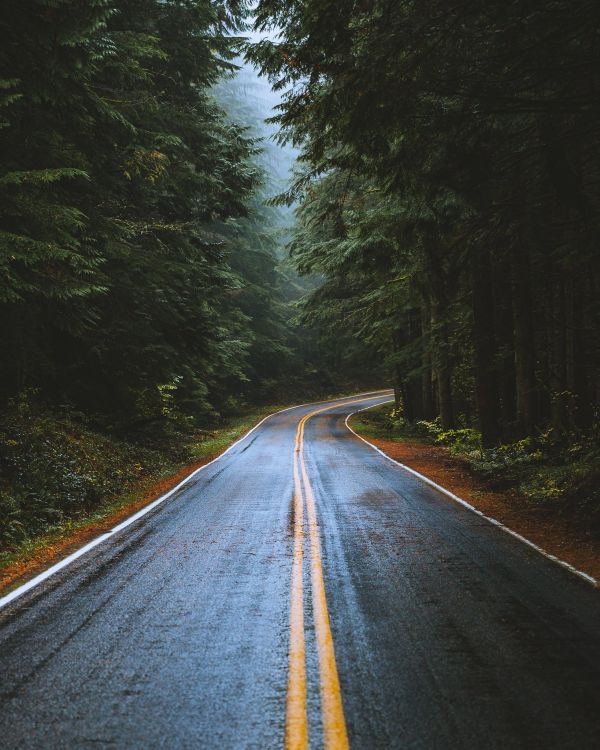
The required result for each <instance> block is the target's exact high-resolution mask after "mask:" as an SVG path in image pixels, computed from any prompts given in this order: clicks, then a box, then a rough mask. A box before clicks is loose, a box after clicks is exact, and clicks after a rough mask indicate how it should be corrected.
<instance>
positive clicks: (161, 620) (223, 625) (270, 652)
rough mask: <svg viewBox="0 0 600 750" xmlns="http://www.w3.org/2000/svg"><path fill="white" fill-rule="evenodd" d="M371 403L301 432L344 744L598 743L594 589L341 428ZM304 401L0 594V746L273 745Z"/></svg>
mask: <svg viewBox="0 0 600 750" xmlns="http://www.w3.org/2000/svg"><path fill="white" fill-rule="evenodd" d="M379 400H380V401H383V400H386V398H385V397H383V396H381V397H379V398H378V399H376V400H373V398H371V400H370V401H368V400H366V397H365V399H364V404H363V403H352V404H350V405H344V402H343V401H339V402H332V409H331V410H330V411H327V412H321V413H319V414H315V415H314V416H313V417H312V418H311V419H310V420H309V421H308V422H307V423H306V426H305V434H304V459H305V463H306V468H307V472H308V476H309V478H310V483H311V486H312V491H313V493H314V498H315V502H316V509H317V517H318V524H319V535H320V543H321V551H322V565H323V578H324V582H325V591H326V596H327V607H328V613H329V620H330V624H331V633H332V636H333V642H334V644H335V657H336V661H337V671H338V674H339V684H340V688H341V694H342V700H343V711H344V715H345V721H346V725H347V733H348V737H349V741H350V746H351V747H353V748H357V749H361V748H422V749H423V750H429V749H433V748H444V749H445V748H448V749H454V748H469V749H471V748H473V750H474V749H475V748H477V749H478V750H479V748H528V749H529V748H557V749H558V748H561V750H562V749H564V748H574V749H575V748H577V750H587V748H590V750H592V748H594V749H595V748H598V747H600V598H599V596H600V594H599V592H598V590H596V589H594V588H592V587H591V586H590V585H589V584H587V583H586V582H585V581H582V580H581V579H579V578H577V577H576V576H574V575H572V574H571V573H569V572H568V571H566V570H564V569H563V568H561V567H559V566H558V565H556V564H554V563H553V562H551V561H549V560H547V559H545V558H544V557H542V556H541V555H540V554H538V553H537V552H535V550H532V549H530V548H528V547H527V546H525V545H523V544H522V543H520V542H519V541H518V540H516V539H514V538H512V537H510V536H509V535H507V534H505V533H503V532H502V531H501V530H500V529H498V528H496V527H494V526H492V525H491V524H490V523H488V522H487V521H486V520H485V519H482V518H481V517H478V516H477V515H475V514H473V513H470V512H469V511H468V510H466V509H465V508H463V507H461V506H460V505H458V504H456V503H454V502H452V501H451V500H449V499H448V498H446V497H445V496H444V495H442V494H440V493H439V492H437V491H436V490H435V489H433V488H431V487H429V486H427V485H425V484H423V483H421V482H420V481H419V480H418V479H417V478H415V477H413V476H411V475H410V474H408V473H406V472H404V471H402V470H401V469H400V468H398V467H396V466H394V465H393V464H392V463H390V462H389V461H386V460H385V459H384V458H383V457H382V456H380V455H379V454H378V453H376V452H375V451H373V450H372V449H370V448H369V447H368V446H367V445H365V444H364V443H363V442H361V441H360V440H358V439H357V438H356V437H355V436H353V435H352V434H351V433H350V432H349V431H348V430H347V429H346V427H345V426H344V419H345V416H346V415H347V414H348V413H349V412H351V411H355V410H356V409H358V408H360V407H361V406H362V405H366V404H367V403H376V402H377V401H379ZM336 403H337V405H336ZM322 406H323V405H314V406H312V407H311V406H302V407H298V408H296V409H293V410H289V411H286V412H282V413H280V414H277V415H274V416H272V417H271V418H269V419H268V420H267V421H265V422H264V423H263V424H262V425H261V426H260V427H259V428H258V429H257V430H256V431H254V432H253V433H252V434H251V435H250V436H249V437H248V438H247V439H244V440H242V441H241V442H240V443H239V444H237V445H236V446H235V447H234V448H233V449H232V450H231V451H230V452H229V453H227V455H226V456H224V457H223V458H221V459H220V460H219V461H217V462H215V463H213V464H211V465H210V466H208V467H207V468H206V469H204V470H203V471H201V472H200V473H199V474H197V475H196V476H195V477H194V478H193V479H192V480H191V481H190V482H189V483H188V484H187V485H185V486H184V487H182V488H181V489H180V490H179V491H178V492H177V493H175V495H173V496H172V497H171V498H169V499H168V500H167V501H166V502H165V503H163V504H162V505H160V506H158V507H157V508H156V509H154V510H153V511H152V512H150V513H149V514H148V515H146V516H145V517H144V518H142V519H140V520H139V521H137V522H136V523H135V524H133V525H132V526H130V527H128V528H127V529H125V530H123V531H122V532H120V533H119V534H117V535H115V536H113V537H111V538H110V539H107V540H106V541H105V542H103V543H102V544H100V545H99V546H98V547H96V548H94V549H93V550H91V551H90V552H89V553H88V554H86V555H84V556H83V557H81V558H79V559H78V560H76V561H75V562H74V563H72V564H71V565H70V566H68V567H67V568H65V569H63V570H62V571H60V572H59V573H57V574H56V575H55V576H53V577H51V578H50V579H48V580H47V581H46V582H44V583H43V584H42V585H40V586H38V587H37V588H35V589H33V590H31V591H29V592H27V593H26V594H24V595H23V596H22V597H20V598H19V599H17V600H15V601H14V602H13V603H11V604H9V605H8V606H7V607H5V608H4V609H3V610H1V611H0V746H1V747H2V748H7V749H8V748H48V749H53V748H103V747H106V748H257V749H262V748H278V747H281V746H282V745H283V743H284V733H285V720H286V690H287V682H288V649H289V642H290V581H291V575H292V562H293V555H294V502H293V501H294V497H293V495H294V477H293V463H294V446H295V439H296V431H297V427H298V422H299V420H300V419H301V417H303V416H304V415H306V414H308V413H310V412H311V411H314V410H315V409H320V408H322ZM304 554H305V557H306V563H307V564H306V565H305V568H304V625H305V638H306V665H307V696H306V697H307V721H308V733H309V737H310V745H311V747H314V748H319V747H322V746H323V726H322V721H321V713H320V703H321V698H322V696H321V690H320V687H319V673H318V660H317V644H316V638H315V628H314V616H313V611H312V599H311V578H310V550H309V547H308V539H307V540H306V541H305V552H304Z"/></svg>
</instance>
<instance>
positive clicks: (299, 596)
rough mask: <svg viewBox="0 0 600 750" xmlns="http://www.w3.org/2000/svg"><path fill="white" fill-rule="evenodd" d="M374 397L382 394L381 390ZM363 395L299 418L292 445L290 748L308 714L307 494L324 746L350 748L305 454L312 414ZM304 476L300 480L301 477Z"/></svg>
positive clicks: (296, 747) (303, 735) (304, 741)
mask: <svg viewBox="0 0 600 750" xmlns="http://www.w3.org/2000/svg"><path fill="white" fill-rule="evenodd" d="M371 398H373V399H375V398H381V396H380V395H378V396H372V397H371ZM366 400H368V399H365V398H359V399H353V400H351V401H346V402H343V403H341V404H333V405H329V406H325V407H322V408H320V409H316V410H315V411H312V412H310V413H309V414H306V415H305V416H304V417H302V419H301V420H300V421H299V423H298V429H297V431H296V441H295V446H294V560H293V564H292V597H291V611H290V646H289V668H288V689H287V699H286V726H285V747H286V750H300V749H301V750H304V749H305V748H307V747H308V715H307V710H306V652H305V637H304V607H303V591H302V559H303V543H304V513H303V505H304V498H303V492H302V485H304V495H305V498H306V509H307V519H308V529H309V543H310V546H309V549H310V557H311V590H312V605H313V616H314V620H315V633H316V637H317V649H318V656H319V686H320V691H321V716H322V722H323V740H324V745H325V748H326V750H348V748H349V744H348V733H347V730H346V720H345V718H344V706H343V703H342V691H341V688H340V681H339V676H338V671H337V664H336V660H335V648H334V644H333V636H332V634H331V624H330V620H329V612H328V610H327V596H326V593H325V581H324V578H323V562H322V557H321V542H320V539H319V524H318V520H317V506H316V502H315V496H314V493H313V490H312V487H311V484H310V480H309V477H308V472H307V469H306V462H305V460H304V427H305V425H306V423H307V422H308V420H309V419H310V418H311V417H314V416H315V415H316V414H321V413H323V412H325V411H328V410H330V409H335V408H336V407H338V406H347V405H351V404H356V403H360V402H364V401H366ZM301 479H302V481H301Z"/></svg>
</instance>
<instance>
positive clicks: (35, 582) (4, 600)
mask: <svg viewBox="0 0 600 750" xmlns="http://www.w3.org/2000/svg"><path fill="white" fill-rule="evenodd" d="M382 390H389V389H387V388H386V389H382ZM377 393H378V391H367V392H366V393H356V394H353V395H355V396H369V395H370V394H377ZM344 398H350V396H340V397H339V398H334V399H326V400H325V401H309V402H307V403H305V404H296V405H295V406H287V407H286V408H285V409H279V410H278V411H274V412H273V413H272V414H267V416H266V417H263V419H261V420H260V422H258V424H255V425H254V427H252V428H251V429H250V430H248V432H246V433H244V434H243V435H242V437H240V438H238V439H237V440H236V441H235V442H233V443H232V444H231V445H230V446H228V447H227V448H226V449H225V450H224V451H223V452H222V453H219V455H218V456H216V458H213V459H212V461H209V462H208V463H206V464H203V465H202V466H200V467H199V468H198V469H196V470H195V471H192V473H191V474H188V476H187V477H185V479H183V480H182V481H181V482H179V484H177V485H176V486H175V487H173V488H172V489H170V490H169V491H168V492H166V493H165V494H164V495H161V496H160V497H158V498H157V499H156V500H153V501H152V502H151V503H149V504H148V505H145V506H144V507H143V508H142V509H141V510H138V511H137V512H136V513H134V514H133V515H131V516H129V517H128V518H126V519H125V520H124V521H122V522H121V523H120V524H118V525H117V526H115V527H114V528H113V529H111V530H110V531H107V532H105V533H104V534H100V536H97V537H96V538H95V539H92V541H91V542H88V543H87V544H85V545H84V546H83V547H80V548H79V549H78V550H75V552H72V553H71V554H70V555H68V556H67V557H65V558H63V559H62V560H60V561H59V562H57V563H56V564H55V565H52V566H51V567H50V568H47V569H46V570H44V571H43V572H42V573H40V574H39V575H37V576H35V577H34V578H32V579H31V580H29V581H27V582H26V583H24V584H22V585H21V586H19V587H18V588H16V589H14V590H13V591H11V592H10V593H8V594H6V595H5V596H3V597H0V609H2V608H3V607H6V605H7V604H10V603H11V602H13V601H14V600H15V599H18V598H19V597H20V596H23V594H25V593H27V591H31V589H33V588H35V587H36V586H39V585H40V583H43V582H44V581H46V580H48V578H50V577H51V576H53V575H54V574H55V573H58V571H59V570H62V569H63V568H66V567H67V566H68V565H70V564H71V563H72V562H74V561H75V560H77V559H78V558H80V557H83V555H85V554H86V553H87V552H89V551H90V550H91V549H94V547H97V546H98V545H99V544H102V542H104V541H106V540H107V539H109V538H110V537H111V536H114V535H115V534H118V533H119V532H120V531H123V529H126V528H127V527H128V526H131V524H132V523H135V522H136V521H138V520H139V519H140V518H142V517H143V516H145V515H146V514H147V513H150V511H152V510H154V508H156V507H157V506H158V505H160V504H161V503H164V501H165V500H168V499H169V498H170V497H171V495H173V494H174V493H175V492H177V490H179V489H180V488H181V487H183V485H184V484H187V482H189V481H190V479H193V478H194V477H195V476H196V474H198V473H199V472H201V471H202V470H203V469H206V468H207V467H208V466H210V465H211V464H214V463H215V462H216V461H219V460H220V459H221V458H223V456H224V455H225V454H226V453H229V451H230V450H231V449H232V448H235V446H236V445H238V444H239V443H241V442H242V441H243V440H246V438H248V437H249V436H250V435H251V434H252V433H253V432H254V431H255V430H257V429H258V428H259V427H260V426H261V425H262V424H263V422H266V421H267V419H270V418H271V417H274V416H275V415H277V414H283V412H286V411H291V410H292V409H301V408H302V407H303V406H310V405H311V404H313V403H314V404H323V403H328V402H329V401H331V402H335V401H340V400H342V399H344ZM361 439H362V438H361Z"/></svg>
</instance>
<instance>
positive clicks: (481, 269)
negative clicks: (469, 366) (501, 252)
mask: <svg viewBox="0 0 600 750" xmlns="http://www.w3.org/2000/svg"><path fill="white" fill-rule="evenodd" d="M471 267H472V287H473V289H472V303H473V346H474V350H475V382H476V397H477V410H478V413H479V427H480V430H481V440H482V443H483V445H484V446H486V447H490V446H494V445H497V444H498V443H499V442H500V438H501V430H500V397H499V389H498V377H497V371H496V343H495V336H494V302H493V288H492V281H491V265H490V256H489V252H488V251H487V250H486V249H484V248H477V249H476V250H475V251H474V253H473V256H472V264H471Z"/></svg>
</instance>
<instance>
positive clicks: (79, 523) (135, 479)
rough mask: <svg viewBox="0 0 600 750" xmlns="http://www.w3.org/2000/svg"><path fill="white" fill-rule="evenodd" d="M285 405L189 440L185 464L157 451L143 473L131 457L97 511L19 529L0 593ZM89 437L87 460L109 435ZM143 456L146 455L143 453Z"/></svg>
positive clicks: (4, 561) (3, 565) (1, 566)
mask: <svg viewBox="0 0 600 750" xmlns="http://www.w3.org/2000/svg"><path fill="white" fill-rule="evenodd" d="M285 406H286V405H283V406H282V405H277V404H275V405H269V406H263V407H260V408H257V409H253V410H251V411H248V412H247V413H245V414H243V415H240V416H236V417H230V418H228V419H226V420H224V424H223V425H222V426H219V427H216V428H214V429H212V430H210V431H209V432H206V433H203V434H202V435H201V436H200V437H198V436H195V437H194V438H192V439H191V440H190V441H189V442H187V444H186V445H185V450H184V451H183V455H184V456H185V458H182V459H181V460H174V459H173V458H171V457H169V456H168V454H167V453H166V452H164V453H161V452H160V451H156V450H153V451H152V453H151V454H150V458H152V459H155V462H156V463H155V466H154V468H150V469H148V467H147V466H144V467H143V468H144V471H143V472H142V471H140V470H139V467H140V464H139V463H136V464H134V465H133V466H134V468H131V466H132V464H131V456H130V455H128V456H127V458H128V460H129V464H128V469H129V471H127V470H126V471H123V472H122V473H121V475H120V476H119V477H118V480H117V482H116V484H115V483H114V482H113V483H110V484H109V485H107V487H108V489H110V490H111V491H112V492H111V494H110V495H108V496H106V497H104V498H101V499H100V501H99V502H98V503H97V504H95V505H94V507H91V508H84V509H82V510H79V511H77V510H76V511H74V512H71V513H69V512H67V511H65V512H63V513H62V514H61V515H62V517H61V518H60V520H57V521H55V522H52V521H51V520H48V521H46V522H45V523H43V524H42V523H40V524H37V525H35V526H33V527H32V530H31V531H27V530H26V529H24V528H23V527H19V526H18V525H17V527H16V528H18V529H19V528H20V529H21V534H20V538H19V537H17V538H15V539H14V540H12V541H10V540H9V541H5V543H4V545H3V546H4V549H2V550H1V551H0V589H3V590H4V591H5V592H6V591H7V590H9V589H10V588H12V587H14V586H15V585H17V584H18V583H20V582H21V581H22V579H24V578H27V577H29V576H30V575H32V574H33V573H35V572H37V571H38V570H39V569H43V568H45V567H47V566H48V565H51V564H53V563H54V562H56V561H57V560H58V559H61V558H62V557H64V556H66V555H67V554H69V553H70V552H71V551H73V549H75V548H77V547H79V546H81V545H82V544H84V543H85V542H87V541H89V540H90V539H92V538H94V537H95V536H97V535H98V534H100V533H102V532H104V531H106V530H108V529H110V528H112V527H113V526H114V525H116V524H117V523H119V522H120V521H121V520H124V519H125V518H127V517H128V516H129V515H131V514H132V513H134V512H136V511H137V510H139V509H140V508H143V507H144V506H145V505H147V504H149V503H150V502H152V501H153V500H155V499H156V498H157V497H160V496H161V495H162V494H164V493H165V492H167V491H168V490H169V489H170V488H171V487H173V486H175V485H176V484H178V483H179V482H180V481H182V480H183V479H184V478H185V477H186V476H188V475H189V474H190V473H191V472H192V471H194V470H195V469H196V468H199V467H200V466H202V465H204V464H206V463H208V462H209V461H210V460H212V459H213V458H215V457H216V456H218V455H219V454H220V453H222V452H223V451H224V450H225V449H226V448H227V447H229V446H230V445H231V444H232V443H233V442H235V441H236V440H237V439H239V438H240V437H241V436H242V435H244V434H245V433H246V432H248V430H250V429H251V428H252V427H253V426H254V425H256V424H257V423H258V422H260V421H261V420H262V419H263V418H264V417H266V416H267V415H268V414H272V413H273V412H275V411H278V410H280V409H283V408H285ZM81 439H82V438H81V436H80V440H81ZM83 439H84V440H85V450H86V458H89V454H90V453H91V452H92V450H101V449H106V445H105V442H106V439H105V438H104V437H103V438H102V440H101V442H100V443H99V445H98V446H96V445H95V444H94V442H93V440H94V439H93V438H91V437H90V435H89V434H88V433H87V432H86V433H85V434H84V435H83ZM143 453H144V452H143V451H140V454H143ZM123 455H124V454H123V451H121V450H116V456H117V457H122V456H123ZM144 459H145V460H146V461H147V460H148V457H147V456H145V455H144ZM96 463H97V462H96ZM76 468H77V469H78V470H79V471H80V472H83V471H84V469H87V467H81V466H78V467H76ZM101 469H102V471H108V470H110V469H111V465H110V464H102V466H101ZM128 473H129V474H130V476H128ZM119 485H120V491H119V490H118V489H117V491H115V487H119ZM70 490H71V488H70V487H67V491H70ZM9 492H10V488H6V487H5V488H4V489H3V493H4V496H5V497H6V496H7V495H8V493H9ZM51 517H52V516H51V515H50V518H51ZM6 521H7V519H6V517H5V518H3V519H0V522H3V523H6Z"/></svg>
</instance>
